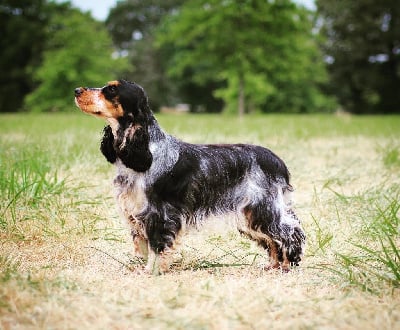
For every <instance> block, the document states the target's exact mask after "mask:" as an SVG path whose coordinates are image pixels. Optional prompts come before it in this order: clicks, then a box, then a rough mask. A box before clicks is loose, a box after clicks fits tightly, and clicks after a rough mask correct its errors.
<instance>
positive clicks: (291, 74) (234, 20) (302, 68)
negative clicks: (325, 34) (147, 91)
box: [157, 0, 328, 113]
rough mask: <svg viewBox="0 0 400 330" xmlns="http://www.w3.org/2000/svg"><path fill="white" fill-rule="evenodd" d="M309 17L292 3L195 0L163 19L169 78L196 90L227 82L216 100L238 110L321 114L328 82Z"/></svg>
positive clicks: (161, 39)
mask: <svg viewBox="0 0 400 330" xmlns="http://www.w3.org/2000/svg"><path fill="white" fill-rule="evenodd" d="M311 30H312V24H311V17H310V13H309V12H308V11H307V10H305V9H304V8H302V7H298V6H296V5H295V4H293V3H292V2H291V1H289V0H281V1H275V2H267V1H240V2H237V1H223V2H221V1H219V0H211V1H204V0H192V1H188V2H186V3H185V4H184V5H183V6H182V7H181V8H180V10H179V11H178V12H177V13H175V14H174V15H171V16H169V17H167V18H166V20H165V21H164V22H163V24H162V26H161V28H160V29H159V32H158V39H157V40H158V44H159V46H161V47H165V46H167V45H168V46H169V47H173V49H174V52H173V54H172V56H171V57H172V58H171V61H170V64H169V67H170V70H169V74H170V75H171V77H174V78H175V79H185V76H186V75H187V73H188V72H190V73H192V79H193V80H194V81H195V82H196V83H197V84H199V85H207V84H208V83H209V82H210V81H214V82H215V81H217V82H220V83H224V84H223V85H222V87H221V86H220V88H219V89H218V91H217V92H216V94H215V95H216V96H218V97H221V98H223V99H224V101H225V103H226V104H227V105H232V104H236V107H237V108H238V109H239V112H240V113H243V112H244V111H245V110H247V111H249V110H251V109H252V108H256V109H262V110H263V111H277V112H310V111H316V110H323V109H324V108H325V107H326V106H327V105H328V103H327V100H326V99H325V98H324V97H323V95H322V93H321V91H320V90H319V85H320V84H321V83H324V82H325V81H326V76H325V73H324V68H323V65H322V62H321V60H319V58H320V57H319V52H318V49H317V46H316V43H315V40H314V39H315V38H314V36H313V35H312V33H311Z"/></svg>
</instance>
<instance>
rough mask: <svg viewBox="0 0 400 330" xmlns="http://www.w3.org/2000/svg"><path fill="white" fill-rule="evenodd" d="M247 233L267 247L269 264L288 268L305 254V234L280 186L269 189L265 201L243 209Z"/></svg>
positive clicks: (283, 268) (274, 266) (296, 263)
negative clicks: (287, 203) (287, 204)
mask: <svg viewBox="0 0 400 330" xmlns="http://www.w3.org/2000/svg"><path fill="white" fill-rule="evenodd" d="M243 214H244V216H245V219H246V226H247V229H246V234H247V235H248V236H250V237H251V238H252V239H254V240H255V241H257V242H258V244H259V245H261V246H262V247H264V248H265V249H266V250H267V251H268V254H269V257H270V265H269V266H268V267H267V268H268V269H271V268H281V269H282V270H283V271H288V270H289V269H290V265H298V263H299V262H300V260H301V257H302V255H303V249H304V243H305V234H304V232H303V230H302V228H301V226H300V222H299V220H298V219H297V217H296V215H295V214H294V212H293V211H292V210H291V209H289V208H288V207H287V206H286V203H285V201H284V199H283V191H282V189H281V188H280V186H279V185H276V186H273V187H272V188H271V189H269V193H268V195H267V196H265V197H264V199H263V200H261V201H257V202H252V203H250V204H248V205H247V206H245V207H244V208H243Z"/></svg>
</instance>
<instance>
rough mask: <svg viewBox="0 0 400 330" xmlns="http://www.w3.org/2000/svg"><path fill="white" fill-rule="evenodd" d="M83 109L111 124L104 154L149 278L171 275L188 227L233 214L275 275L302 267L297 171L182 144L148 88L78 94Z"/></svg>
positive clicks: (251, 153)
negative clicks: (295, 204) (156, 111)
mask: <svg viewBox="0 0 400 330" xmlns="http://www.w3.org/2000/svg"><path fill="white" fill-rule="evenodd" d="M75 102H76V104H77V105H78V107H79V108H80V109H81V110H82V111H83V112H86V113H89V114H92V115H95V116H97V117H102V118H104V119H105V120H106V121H107V122H108V126H106V127H105V128H104V136H103V139H102V142H101V147H100V149H101V151H102V153H103V154H104V156H105V157H106V159H107V160H108V161H109V162H110V163H112V164H115V166H116V168H117V175H116V177H115V179H114V185H115V188H116V200H117V203H118V205H119V208H120V211H121V213H122V215H123V216H124V218H125V219H126V220H127V221H128V223H129V225H130V228H131V233H132V236H133V242H134V247H135V252H136V254H137V255H138V256H141V257H143V258H144V259H146V260H147V266H146V270H147V271H148V272H152V273H154V274H159V273H162V272H165V271H167V270H168V266H169V263H170V259H171V258H170V255H171V251H172V249H173V247H174V242H175V241H176V238H177V237H178V235H179V234H180V233H181V231H182V230H183V228H184V227H186V225H193V224H197V223H199V222H200V221H201V219H203V218H205V217H207V216H208V215H211V214H217V215H219V214H222V213H226V212H237V214H238V215H240V216H239V217H238V219H239V220H238V229H239V231H240V232H241V233H243V234H245V235H246V236H248V237H249V238H251V239H254V240H255V241H257V242H258V243H259V244H260V245H261V246H262V247H263V248H265V249H266V250H267V251H268V253H269V257H270V265H269V266H268V268H271V269H272V268H281V269H282V270H283V271H288V270H289V269H290V266H291V265H298V263H299V262H300V260H301V258H302V255H303V251H304V244H305V234H304V231H303V230H302V228H301V224H300V221H299V219H298V218H297V217H296V215H295V213H294V212H293V210H292V209H291V208H290V200H289V198H288V197H289V194H290V192H291V191H292V190H293V189H292V186H291V185H290V183H289V171H288V169H287V167H286V165H285V163H284V162H283V161H282V160H281V159H280V158H279V157H278V156H277V155H275V154H274V153H273V152H272V151H270V150H268V149H266V148H263V147H260V146H254V145H248V144H207V145H199V144H190V143H185V142H182V141H180V140H179V139H177V138H175V137H173V136H171V135H169V134H167V133H165V132H164V131H163V130H162V129H161V128H160V127H159V125H158V123H157V121H156V119H155V118H154V116H153V113H152V111H151V110H150V108H149V105H148V99H147V96H146V93H145V91H144V90H143V88H142V87H140V86H139V85H137V84H135V83H131V82H128V81H125V80H118V81H111V82H109V83H108V84H107V85H106V86H104V87H102V88H83V87H80V88H77V89H75Z"/></svg>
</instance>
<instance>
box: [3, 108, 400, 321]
mask: <svg viewBox="0 0 400 330" xmlns="http://www.w3.org/2000/svg"><path fill="white" fill-rule="evenodd" d="M157 118H158V119H159V122H160V124H161V126H162V127H163V128H164V129H165V130H166V131H167V132H169V133H171V134H173V135H175V136H178V137H180V138H181V139H183V140H186V141H189V142H194V143H218V142H246V143H254V144H261V145H263V146H266V147H269V148H270V149H272V150H273V151H274V152H276V153H277V154H278V155H279V156H281V157H282V158H283V159H284V160H285V161H286V163H287V165H288V167H289V169H290V171H291V173H292V183H293V185H294V186H295V188H296V191H295V205H296V212H297V213H298V215H299V217H300V218H301V219H302V221H303V224H304V228H305V231H306V234H307V238H308V242H307V250H306V257H305V260H304V262H303V263H302V265H301V267H299V268H298V269H296V270H294V271H292V272H290V273H289V274H281V273H280V272H274V271H272V272H271V271H269V272H268V271H265V270H263V268H262V265H263V264H265V263H267V261H268V260H267V257H266V256H265V254H264V252H263V251H262V250H260V249H259V248H258V247H257V246H256V245H255V244H253V243H252V242H250V241H248V240H246V239H245V238H243V237H241V236H240V235H239V234H238V233H237V232H236V230H235V227H234V225H233V224H232V219H230V218H229V217H225V218H223V219H214V218H213V219H211V221H210V222H209V224H206V225H205V226H204V228H202V230H200V231H193V232H190V233H188V234H187V235H186V237H185V238H184V243H183V244H182V248H181V251H180V253H179V255H177V261H176V263H175V264H174V265H173V267H172V269H171V272H170V273H168V274H166V275H163V276H160V277H152V276H149V275H145V274H141V273H138V272H136V271H134V270H133V269H134V266H135V264H136V263H137V262H138V261H137V260H134V259H133V257H132V255H131V252H132V247H131V243H130V237H129V233H128V231H127V229H126V228H125V226H124V224H123V222H122V221H120V219H119V217H118V214H117V210H116V207H115V203H114V198H113V188H112V178H113V175H114V169H113V167H112V166H111V165H109V164H108V163H107V162H106V161H105V159H104V158H103V156H102V155H101V154H100V151H99V141H100V138H101V131H102V127H103V126H104V123H103V122H102V121H101V120H97V119H94V118H92V117H89V116H86V115H83V114H81V113H80V112H78V111H77V112H76V113H73V114H47V115H44V114H43V115H42V114H41V115H31V114H7V115H0V239H1V245H0V270H1V272H0V329H8V328H11V329H14V328H15V329H27V328H32V329H33V328H34V329H37V328H39V329H40V328H91V329H105V328H107V329H110V328H111V329H127V328H130V329H150V328H151V329H253V328H254V329H262V328H266V327H270V328H275V329H287V328H289V327H290V328H312V329H313V328H329V329H350V328H351V329H373V328H380V329H395V328H400V290H399V287H400V266H399V264H400V251H399V246H400V235H399V230H400V221H399V216H400V214H399V213H400V211H399V210H400V116H386V117H383V116H362V117H357V116H350V115H337V116H336V115H304V116H302V115H264V116H262V115H257V116H255V115H254V116H249V117H245V118H243V119H239V118H236V117H229V116H217V115H158V116H157Z"/></svg>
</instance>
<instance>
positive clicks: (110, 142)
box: [100, 126, 117, 164]
mask: <svg viewBox="0 0 400 330" xmlns="http://www.w3.org/2000/svg"><path fill="white" fill-rule="evenodd" d="M100 151H101V152H102V154H103V155H104V157H106V159H107V160H108V161H109V162H110V163H111V164H114V163H115V161H116V160H117V153H116V152H115V150H114V135H113V133H112V130H111V127H110V126H106V127H104V130H103V138H102V140H101V144H100Z"/></svg>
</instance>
